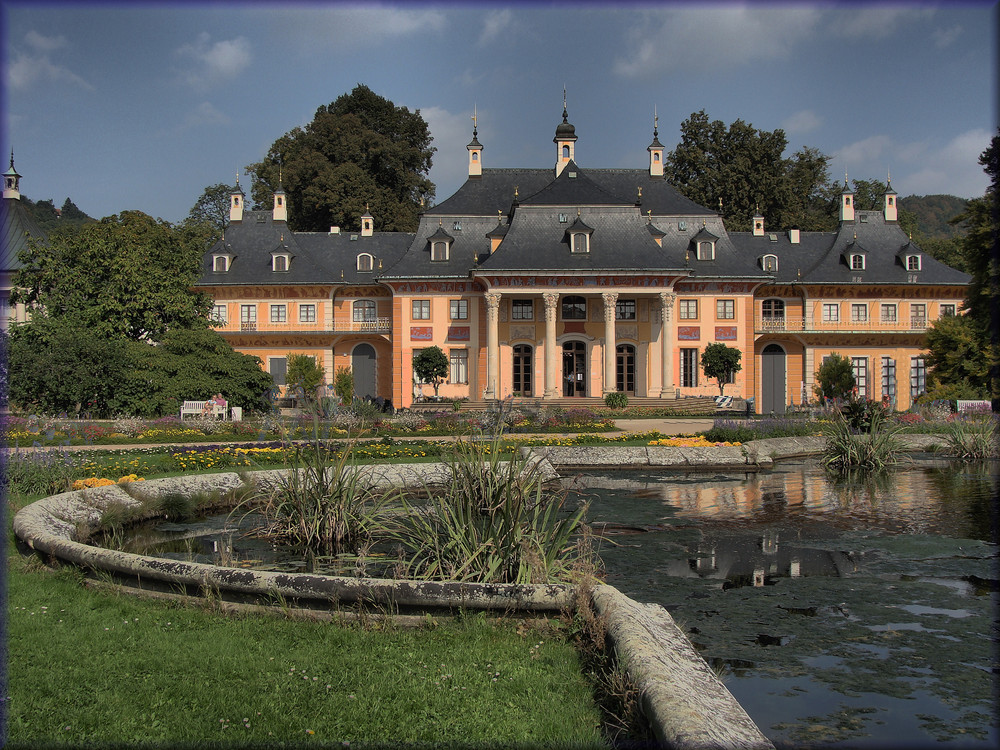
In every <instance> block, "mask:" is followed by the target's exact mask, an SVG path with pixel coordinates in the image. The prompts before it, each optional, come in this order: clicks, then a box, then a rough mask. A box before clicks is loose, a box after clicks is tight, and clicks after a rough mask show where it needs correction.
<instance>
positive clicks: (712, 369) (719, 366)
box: [701, 342, 743, 396]
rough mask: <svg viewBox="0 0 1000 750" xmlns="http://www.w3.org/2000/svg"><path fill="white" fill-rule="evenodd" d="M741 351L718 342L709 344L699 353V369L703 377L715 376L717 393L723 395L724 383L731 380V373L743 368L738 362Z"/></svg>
mask: <svg viewBox="0 0 1000 750" xmlns="http://www.w3.org/2000/svg"><path fill="white" fill-rule="evenodd" d="M741 357H742V352H741V351H740V350H739V349H736V348H734V347H731V346H726V345H725V344H721V343H718V342H715V343H712V344H709V345H708V346H706V347H705V351H703V352H702V353H701V369H702V372H704V373H705V377H708V378H715V379H716V381H718V383H719V395H720V396H724V395H725V388H726V383H730V382H732V380H733V375H735V374H736V373H738V372H739V371H740V370H742V369H743V366H742V365H741V364H740V358H741Z"/></svg>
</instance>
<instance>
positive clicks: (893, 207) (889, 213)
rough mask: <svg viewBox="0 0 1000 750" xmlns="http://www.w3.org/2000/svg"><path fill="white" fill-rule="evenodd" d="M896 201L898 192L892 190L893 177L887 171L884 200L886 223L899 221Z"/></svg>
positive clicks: (883, 208)
mask: <svg viewBox="0 0 1000 750" xmlns="http://www.w3.org/2000/svg"><path fill="white" fill-rule="evenodd" d="M897 209H898V205H897V201H896V191H895V190H893V189H892V176H891V175H890V174H889V170H888V169H886V171H885V197H884V198H883V204H882V211H883V213H884V214H885V220H886V221H898V220H899V212H898V211H897Z"/></svg>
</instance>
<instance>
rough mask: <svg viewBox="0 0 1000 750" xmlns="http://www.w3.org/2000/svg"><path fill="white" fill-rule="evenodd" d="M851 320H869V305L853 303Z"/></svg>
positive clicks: (862, 321)
mask: <svg viewBox="0 0 1000 750" xmlns="http://www.w3.org/2000/svg"><path fill="white" fill-rule="evenodd" d="M851 322H852V323H867V322H868V305H851Z"/></svg>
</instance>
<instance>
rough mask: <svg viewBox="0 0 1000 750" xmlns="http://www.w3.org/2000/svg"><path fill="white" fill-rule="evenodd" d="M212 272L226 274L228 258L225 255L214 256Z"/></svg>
mask: <svg viewBox="0 0 1000 750" xmlns="http://www.w3.org/2000/svg"><path fill="white" fill-rule="evenodd" d="M212 270H213V271H214V272H215V273H226V271H228V270H229V258H227V257H226V256H225V255H216V256H215V258H214V259H213V262H212Z"/></svg>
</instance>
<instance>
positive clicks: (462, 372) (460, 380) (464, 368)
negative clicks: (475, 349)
mask: <svg viewBox="0 0 1000 750" xmlns="http://www.w3.org/2000/svg"><path fill="white" fill-rule="evenodd" d="M448 382H449V383H452V384H455V385H463V384H467V383H468V382H469V350H468V349H451V350H450V351H449V352H448Z"/></svg>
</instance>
